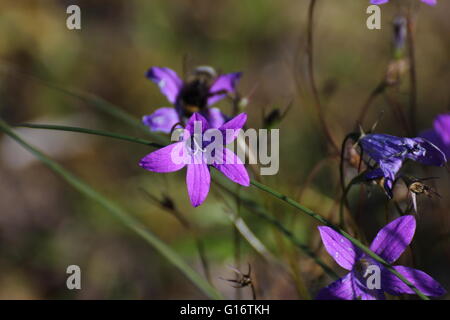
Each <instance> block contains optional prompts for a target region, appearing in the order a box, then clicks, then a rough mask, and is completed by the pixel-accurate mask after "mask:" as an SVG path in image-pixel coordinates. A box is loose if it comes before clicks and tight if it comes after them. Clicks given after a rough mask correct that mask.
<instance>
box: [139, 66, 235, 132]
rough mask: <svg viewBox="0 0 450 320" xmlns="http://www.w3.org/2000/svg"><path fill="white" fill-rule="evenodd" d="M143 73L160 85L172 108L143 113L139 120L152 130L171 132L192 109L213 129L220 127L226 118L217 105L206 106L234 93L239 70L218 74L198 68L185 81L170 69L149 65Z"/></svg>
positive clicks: (204, 68)
mask: <svg viewBox="0 0 450 320" xmlns="http://www.w3.org/2000/svg"><path fill="white" fill-rule="evenodd" d="M146 76H147V78H149V79H150V80H151V81H153V82H154V83H156V84H157V85H158V86H159V88H160V90H161V92H162V93H163V94H164V95H165V96H166V98H167V100H169V102H170V103H171V104H173V105H174V106H175V109H174V108H168V107H164V108H159V109H157V110H156V111H155V112H153V113H152V114H150V115H146V116H144V117H143V119H142V121H143V123H144V124H145V125H147V126H148V127H149V128H150V130H152V131H161V132H165V133H170V131H171V130H172V129H173V127H174V126H175V125H176V124H177V123H183V122H184V120H185V119H187V118H189V117H190V116H191V115H192V114H193V113H194V112H199V113H200V114H201V115H202V116H203V117H205V118H206V119H207V121H208V122H209V125H210V126H211V127H212V128H219V127H220V126H221V125H222V124H223V123H224V122H225V121H226V117H225V116H224V115H223V114H222V112H221V111H220V110H219V109H218V108H209V107H210V106H211V105H213V104H214V103H216V102H218V101H219V100H221V99H223V98H225V97H226V96H227V95H228V94H234V93H235V91H236V85H237V83H238V81H239V79H240V77H241V73H240V72H235V73H228V74H223V75H219V76H217V75H216V73H215V71H214V69H212V68H211V67H198V68H196V69H195V70H194V73H193V74H192V75H191V76H190V78H189V79H187V81H183V80H182V79H181V78H180V77H179V76H178V75H177V73H176V72H175V71H173V70H172V69H169V68H160V67H152V68H150V70H148V72H147V74H146Z"/></svg>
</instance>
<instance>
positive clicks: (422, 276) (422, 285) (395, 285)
mask: <svg viewBox="0 0 450 320" xmlns="http://www.w3.org/2000/svg"><path fill="white" fill-rule="evenodd" d="M415 230H416V220H415V219H414V217H413V216H410V215H408V216H403V217H400V218H397V219H396V220H394V221H392V222H391V223H389V224H387V225H386V226H385V227H384V228H383V229H381V230H380V231H379V232H378V234H377V236H376V237H375V239H374V240H373V241H372V244H371V245H370V250H372V251H373V252H374V253H376V254H378V255H379V256H380V257H381V258H383V259H384V260H385V261H386V262H387V263H393V262H395V261H396V260H397V259H398V258H399V257H400V256H401V254H402V253H403V251H405V249H406V247H407V246H408V245H409V244H410V243H411V240H412V238H413V236H414V232H415ZM319 232H320V236H321V238H322V242H323V245H324V246H325V249H326V250H327V251H328V253H329V254H330V256H331V257H333V259H334V260H335V261H336V263H337V264H339V265H340V266H341V267H342V268H344V269H346V270H348V271H350V272H349V273H348V274H347V275H346V276H344V277H342V278H340V279H338V280H337V281H335V282H333V283H332V284H330V285H329V286H328V287H325V288H323V289H322V290H321V291H320V292H319V294H318V296H317V299H322V300H335V299H341V300H355V299H361V300H382V299H384V298H385V296H384V292H387V293H389V294H391V295H401V294H414V291H413V290H412V289H411V288H410V287H409V286H407V285H406V284H405V283H403V282H402V281H401V280H400V279H399V278H398V277H397V276H395V275H394V274H393V273H391V272H390V271H389V270H387V269H386V267H384V266H383V265H382V264H381V263H379V262H377V261H375V260H374V259H372V258H371V257H370V256H368V255H367V254H365V253H364V252H362V251H361V250H360V249H358V248H357V247H356V246H354V245H353V243H351V242H350V241H349V240H348V239H347V238H345V237H343V236H342V235H340V234H339V233H338V232H336V231H334V230H333V229H331V228H330V227H319ZM370 267H376V269H374V270H379V271H380V274H379V275H380V284H379V286H378V288H377V287H376V286H375V287H374V288H370V287H369V286H368V285H367V278H368V272H367V271H368V270H369V269H370ZM393 268H394V269H395V270H396V271H397V272H398V273H400V274H401V275H402V276H403V277H405V278H406V279H407V280H408V281H409V282H410V283H412V284H413V285H414V286H415V287H416V288H418V289H419V290H420V291H422V292H423V293H424V294H426V295H428V296H441V295H443V294H444V293H445V292H446V291H445V290H444V289H443V288H442V286H441V285H440V284H439V283H438V282H437V281H436V280H434V279H433V278H432V277H430V276H429V275H428V274H426V273H425V272H423V271H420V270H416V269H412V268H408V267H404V266H394V267H393Z"/></svg>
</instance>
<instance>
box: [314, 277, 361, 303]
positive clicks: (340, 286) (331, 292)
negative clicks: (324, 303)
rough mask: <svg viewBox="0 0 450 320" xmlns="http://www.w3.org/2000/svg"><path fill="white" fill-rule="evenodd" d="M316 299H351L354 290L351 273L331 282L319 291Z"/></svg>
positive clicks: (353, 296)
mask: <svg viewBox="0 0 450 320" xmlns="http://www.w3.org/2000/svg"><path fill="white" fill-rule="evenodd" d="M316 299H317V300H353V299H355V290H354V288H353V283H352V273H351V272H349V273H348V274H347V275H346V276H344V277H342V278H340V279H338V280H336V281H335V282H333V283H332V284H330V285H328V286H327V287H325V288H323V289H322V290H320V291H319V294H318V295H317V297H316Z"/></svg>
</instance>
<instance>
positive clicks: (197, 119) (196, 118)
mask: <svg viewBox="0 0 450 320" xmlns="http://www.w3.org/2000/svg"><path fill="white" fill-rule="evenodd" d="M196 127H197V128H198V129H197V130H199V131H200V130H201V132H198V133H204V132H205V131H206V130H208V129H209V124H208V121H207V120H206V119H205V117H203V116H202V115H201V114H200V113H198V112H195V113H194V114H192V116H191V117H190V118H189V120H188V123H187V124H186V131H187V132H189V133H190V134H191V135H193V134H194V133H197V132H195V128H196Z"/></svg>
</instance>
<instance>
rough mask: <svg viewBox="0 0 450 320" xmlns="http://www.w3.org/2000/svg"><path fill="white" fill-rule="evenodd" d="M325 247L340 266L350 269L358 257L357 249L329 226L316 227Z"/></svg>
mask: <svg viewBox="0 0 450 320" xmlns="http://www.w3.org/2000/svg"><path fill="white" fill-rule="evenodd" d="M318 229H319V232H320V237H321V238H322V242H323V245H324V246H325V249H326V250H327V252H328V253H329V254H330V256H331V257H332V258H333V259H334V260H335V261H336V262H337V264H339V265H340V266H341V267H342V268H344V269H347V270H351V269H352V268H353V265H354V264H355V262H356V260H357V259H358V257H359V255H360V254H359V250H358V249H357V248H356V247H355V246H354V245H353V243H351V242H350V240H348V239H346V238H345V237H344V236H342V235H340V234H339V233H337V232H336V231H334V230H333V229H331V228H330V227H323V226H322V227H318Z"/></svg>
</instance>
